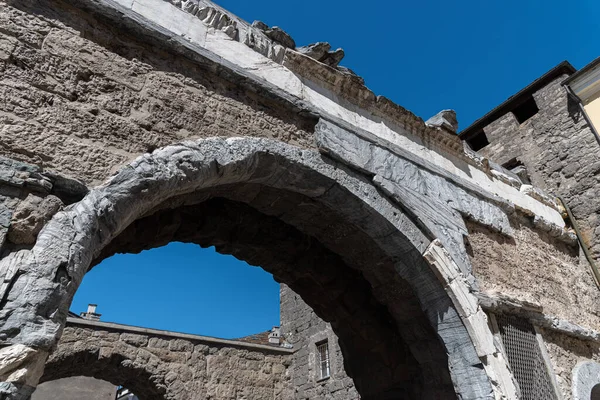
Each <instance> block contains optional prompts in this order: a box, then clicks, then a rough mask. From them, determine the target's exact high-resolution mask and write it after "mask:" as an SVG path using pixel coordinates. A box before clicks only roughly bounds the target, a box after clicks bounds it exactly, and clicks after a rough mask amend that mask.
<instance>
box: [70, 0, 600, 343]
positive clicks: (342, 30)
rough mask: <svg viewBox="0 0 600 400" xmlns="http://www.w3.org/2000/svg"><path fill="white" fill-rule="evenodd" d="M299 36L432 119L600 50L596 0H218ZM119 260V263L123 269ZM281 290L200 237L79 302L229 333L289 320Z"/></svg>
mask: <svg viewBox="0 0 600 400" xmlns="http://www.w3.org/2000/svg"><path fill="white" fill-rule="evenodd" d="M217 3H218V4H219V5H221V6H223V7H224V8H226V9H228V10H230V11H231V12H233V13H235V14H237V15H238V16H240V17H242V18H243V19H246V20H248V21H250V22H252V21H254V20H256V19H258V20H262V21H264V22H265V23H267V24H269V25H271V26H273V25H277V26H280V27H282V28H283V29H285V30H286V31H287V32H288V33H290V34H291V35H292V36H293V38H294V39H295V41H296V43H297V44H298V45H299V46H301V45H306V44H309V43H314V42H317V41H327V42H330V43H331V44H332V46H333V47H334V48H337V47H342V48H343V49H344V50H345V51H346V58H345V59H344V60H343V61H342V65H344V66H346V67H348V68H351V69H352V70H354V71H355V72H356V73H358V74H359V75H361V76H362V77H363V78H365V81H366V84H367V86H368V87H369V88H371V89H372V90H373V91H374V92H375V93H376V94H381V95H384V96H386V97H389V98H390V99H392V100H393V101H395V102H397V103H398V104H400V105H402V106H403V107H405V108H408V109H409V110H411V111H413V112H414V113H415V114H417V115H419V116H420V117H422V118H424V119H427V118H428V117H430V116H431V115H434V114H435V113H437V112H438V111H439V110H442V109H445V108H452V109H455V110H456V111H457V113H458V120H459V124H460V129H464V128H465V127H467V126H468V125H469V124H470V123H471V122H473V121H474V120H476V119H477V118H479V117H480V116H482V115H483V114H485V113H486V112H488V111H489V110H490V109H492V108H493V107H495V106H496V105H498V104H499V103H501V102H502V101H504V100H505V99H506V98H508V97H509V96H511V95H512V94H514V93H516V92H517V91H518V90H520V89H521V88H523V87H524V86H526V85H527V84H529V83H530V82H531V81H533V80H534V79H536V78H537V77H539V76H540V75H542V74H543V73H545V72H546V71H547V70H549V69H551V68H552V67H553V66H555V65H556V64H558V63H559V62H561V61H563V60H568V61H570V62H571V63H572V64H573V65H574V66H575V67H576V68H581V67H583V66H584V65H585V64H587V63H588V62H590V61H591V60H593V59H594V58H596V57H598V56H600V46H599V42H598V35H599V33H600V2H598V1H594V0H574V1H569V2H566V1H560V2H559V1H556V0H545V1H541V0H520V1H515V0H504V1H482V0H477V1H474V0H461V1H442V0H418V1H402V0H396V1H391V0H386V1H381V0H380V1H377V0H374V1H370V2H365V1H360V2H359V1H354V0H345V1H341V0H302V1H300V0H252V1H250V0H218V1H217ZM117 271H118V273H117ZM278 296H279V289H278V285H277V284H276V283H275V282H274V281H273V279H272V277H271V276H270V275H269V274H267V273H266V272H264V271H263V270H261V269H259V268H254V267H249V266H248V265H246V264H244V263H242V262H239V261H236V260H235V259H234V258H233V257H230V256H220V255H218V254H216V253H215V252H214V251H213V250H210V249H205V250H203V249H200V248H199V247H198V246H193V245H182V244H178V243H175V244H171V245H169V246H167V247H164V248H161V249H155V250H152V251H148V252H144V253H142V254H139V255H125V256H115V257H113V258H111V259H109V260H106V261H105V262H104V263H102V264H101V265H99V266H97V267H96V268H94V270H92V271H91V272H90V273H89V274H88V276H86V278H85V280H84V283H83V285H82V287H81V288H80V290H79V292H78V293H77V295H76V297H75V300H74V302H73V306H72V307H71V309H72V310H73V311H75V312H79V311H84V310H85V308H86V305H87V303H98V304H99V307H98V312H100V313H102V314H103V320H107V321H116V322H122V323H127V324H132V325H142V326H149V327H156V328H162V329H170V330H176V331H184V332H190V333H199V334H204V335H211V336H220V337H229V338H233V337H240V336H244V335H247V334H251V333H255V332H260V331H265V330H267V329H270V328H271V326H272V325H277V324H278V322H279V314H278V313H279V300H278Z"/></svg>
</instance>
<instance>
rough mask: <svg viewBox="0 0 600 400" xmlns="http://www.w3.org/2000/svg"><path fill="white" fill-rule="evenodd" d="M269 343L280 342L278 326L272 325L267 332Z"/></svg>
mask: <svg viewBox="0 0 600 400" xmlns="http://www.w3.org/2000/svg"><path fill="white" fill-rule="evenodd" d="M269 343H271V344H279V343H281V329H279V327H278V326H274V327H273V329H271V333H269Z"/></svg>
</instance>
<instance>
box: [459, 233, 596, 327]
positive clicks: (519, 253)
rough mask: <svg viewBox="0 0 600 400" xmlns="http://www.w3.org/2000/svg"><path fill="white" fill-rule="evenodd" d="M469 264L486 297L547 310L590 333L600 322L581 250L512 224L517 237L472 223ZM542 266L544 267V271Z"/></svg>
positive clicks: (594, 292) (593, 286)
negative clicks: (507, 298)
mask: <svg viewBox="0 0 600 400" xmlns="http://www.w3.org/2000/svg"><path fill="white" fill-rule="evenodd" d="M467 226H468V228H469V236H468V241H469V244H470V252H471V263H472V264H473V271H474V273H475V275H476V276H477V279H478V281H479V284H480V288H481V290H482V292H483V293H488V294H490V295H494V294H495V293H502V294H503V295H505V296H510V297H513V298H515V299H518V300H520V301H523V302H530V303H534V304H541V305H543V311H544V313H546V314H548V315H552V316H554V317H558V318H561V319H563V320H567V321H571V322H572V323H575V324H579V325H582V326H584V327H588V328H596V327H598V326H599V325H598V324H599V323H600V304H598V302H597V301H596V300H595V299H597V297H598V294H597V292H598V289H597V287H596V286H595V284H594V281H593V277H592V276H591V273H590V271H589V267H587V266H586V265H584V264H583V263H582V264H580V263H579V249H578V248H577V247H571V246H567V245H564V244H562V243H560V242H557V241H556V240H553V239H552V238H551V237H549V236H548V235H547V234H545V233H543V232H539V231H536V230H534V229H532V227H531V226H527V225H525V224H520V223H514V229H513V232H514V238H508V237H506V236H503V235H499V234H497V233H494V232H491V231H490V230H489V229H487V228H485V227H482V226H481V225H479V224H473V223H468V224H467ZM541 265H543V266H544V267H543V268H540V266H541Z"/></svg>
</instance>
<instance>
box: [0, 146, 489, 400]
mask: <svg viewBox="0 0 600 400" xmlns="http://www.w3.org/2000/svg"><path fill="white" fill-rule="evenodd" d="M292 193H295V194H292ZM211 198H213V199H214V200H213V201H212V202H207V200H209V199H211ZM220 198H228V199H230V200H231V201H234V202H242V203H247V204H248V205H250V206H251V207H252V208H254V209H255V210H256V211H258V212H259V214H258V217H260V218H261V219H260V220H259V221H260V222H252V221H254V220H253V219H252V218H254V217H251V215H252V213H251V212H250V210H247V209H244V207H242V208H240V206H238V205H236V203H234V204H232V205H231V206H230V205H228V204H229V203H224V202H223V201H222V200H219V199H220ZM275 199H277V201H275ZM203 201H204V203H202V202H203ZM275 205H276V206H275ZM190 207H192V208H190ZM193 207H200V208H199V209H198V211H194V208H193ZM203 207H204V208H203ZM206 207H209V208H208V209H206ZM215 207H217V208H215ZM223 207H225V208H223ZM334 210H335V211H334ZM256 211H254V212H256ZM196 212H197V213H198V214H197V215H198V216H201V215H215V216H216V218H215V219H214V220H210V219H209V220H206V222H202V224H203V225H201V226H197V225H196V226H190V225H189V222H192V223H193V224H198V223H200V222H194V221H202V220H201V219H200V220H199V219H197V218H191V219H190V218H189V215H194V214H193V213H196ZM240 212H242V213H243V214H241V215H245V216H246V217H244V218H247V220H248V221H249V223H247V224H241V225H240V224H239V221H240V216H241V215H240V216H236V214H235V213H240ZM173 213H175V214H173ZM178 213H183V215H186V216H188V217H187V218H181V217H178V216H177V214H178ZM219 213H221V214H219ZM223 213H225V214H223ZM232 213H234V214H232ZM260 213H265V214H266V215H272V216H273V215H275V216H278V218H277V219H272V218H271V219H269V217H265V216H262V217H261V214H260ZM265 214H263V215H265ZM145 215H147V217H144V216H145ZM228 215H229V217H228ZM228 219H229V220H231V221H232V222H233V224H230V225H228V224H225V223H224V222H225V221H227V220H228ZM135 220H138V221H137V222H136V223H134V224H132V222H133V221H135ZM167 221H170V222H169V223H168V224H167V225H165V223H166V222H167ZM177 221H179V222H177ZM270 221H272V222H270ZM279 221H280V222H279ZM158 222H160V223H158ZM173 222H176V224H175V225H171V224H172V223H173ZM282 222H283V223H285V224H289V225H291V226H293V227H295V229H301V231H302V232H304V234H305V235H306V234H308V235H311V236H314V238H315V239H316V241H313V242H311V241H310V240H309V238H308V237H306V238H303V239H302V238H301V236H300V237H298V239H294V238H295V237H297V235H298V234H297V233H293V230H292V231H289V232H290V233H285V232H286V231H285V230H282V229H287V230H289V229H290V228H288V227H284V226H278V225H277V224H281V223H282ZM214 223H217V224H218V226H219V227H220V228H219V229H214V228H212V224H214ZM269 224H275V225H273V228H271V227H270V225H269ZM161 225H163V226H164V227H165V229H164V230H160V231H156V227H158V226H161ZM168 226H173V228H174V229H171V228H167V227H168ZM126 227H127V229H126V230H125V228H126ZM150 227H153V228H154V229H149V228H150ZM234 228H235V229H236V230H237V233H236V234H235V235H232V233H230V232H229V231H228V230H230V229H234ZM259 228H265V229H266V232H269V234H267V235H265V234H263V233H262V232H260V230H259V231H258V232H256V233H253V232H254V231H255V230H256V229H259ZM240 229H241V230H240ZM244 230H249V231H248V232H245V231H244ZM58 232H60V234H58ZM138 232H143V235H139V234H138ZM276 232H280V233H276ZM119 233H121V235H119V236H117V235H118V234H119ZM207 234H208V236H202V235H207ZM152 235H155V236H154V237H153V236H152ZM198 235H200V236H198ZM274 235H275V236H274ZM277 235H281V238H282V239H277V240H280V241H281V243H280V244H279V243H277V242H273V240H274V239H276V238H277ZM405 235H409V236H408V237H407V236H405ZM234 237H237V238H238V239H236V240H235V241H232V238H234ZM224 238H227V239H226V240H224ZM284 238H285V239H284ZM174 239H177V240H183V241H194V242H197V243H199V244H201V245H206V244H207V243H210V244H216V245H217V249H219V250H220V251H223V252H225V253H231V254H234V255H236V256H238V257H239V258H242V259H246V260H248V261H249V262H250V263H251V264H255V265H261V266H262V267H263V268H265V269H267V270H269V271H271V272H272V273H273V274H274V276H275V278H276V279H278V280H281V281H282V282H286V283H288V284H289V285H290V287H292V288H293V289H294V291H296V292H297V293H299V294H300V295H301V296H302V297H303V298H304V299H305V300H306V301H307V303H308V304H310V306H311V307H312V308H313V309H315V311H316V312H317V313H318V314H319V315H320V316H321V317H323V318H324V319H325V320H328V321H330V322H331V324H332V327H333V329H334V330H335V331H336V333H337V335H338V337H339V338H340V345H341V349H342V352H343V353H344V354H345V355H352V357H350V358H348V357H347V358H346V367H347V368H346V370H347V371H348V370H349V371H351V373H352V377H353V379H354V381H355V383H356V384H357V387H358V388H359V389H360V390H362V391H363V393H362V397H363V398H366V399H368V398H382V397H383V398H385V397H390V398H394V396H410V397H417V396H421V397H423V398H430V397H435V396H447V395H449V393H453V392H454V390H458V391H462V394H463V398H465V399H466V398H487V397H489V396H491V388H490V386H489V383H488V381H487V378H486V377H485V374H484V372H483V370H482V368H481V365H480V363H481V360H479V359H478V357H477V354H476V353H475V350H474V348H473V345H472V344H471V343H470V340H471V339H470V337H469V334H468V333H467V331H466V330H465V328H464V326H463V325H462V323H461V320H460V317H459V315H458V314H457V313H456V311H455V310H454V309H453V306H452V304H451V301H450V299H449V298H448V296H447V294H446V293H445V291H444V290H443V288H442V287H441V285H440V284H439V283H438V282H437V280H436V278H435V277H434V275H433V274H432V272H431V271H430V267H429V266H428V265H427V264H426V263H425V262H424V260H423V258H422V256H421V253H420V251H418V250H416V249H417V248H419V247H420V248H422V247H423V244H424V241H426V240H427V239H426V238H425V237H423V235H422V233H421V231H420V229H418V228H417V227H416V226H415V225H414V224H413V223H412V222H411V220H410V219H409V218H407V217H406V216H405V215H404V214H403V213H402V211H400V209H398V208H397V206H396V205H395V204H394V203H392V202H390V201H389V200H388V199H386V198H385V197H381V195H380V194H379V192H378V190H377V189H376V188H375V187H373V186H372V185H371V184H370V183H368V182H367V181H365V180H364V178H362V177H361V176H360V175H356V174H355V173H353V172H351V171H350V170H347V169H346V168H345V167H343V165H341V164H336V163H335V162H333V161H331V160H324V159H322V158H321V156H320V155H319V154H318V153H316V152H314V151H309V150H301V149H299V148H297V147H294V146H289V145H283V144H281V143H278V142H274V141H268V140H260V139H248V138H247V139H242V138H237V139H227V140H223V139H211V140H204V141H199V142H186V143H185V144H183V145H179V146H172V147H167V148H165V149H162V150H158V151H156V152H154V153H153V154H152V155H145V156H143V157H140V158H138V159H137V160H136V161H135V162H134V163H133V164H132V165H131V166H130V167H128V168H125V169H123V170H121V171H120V173H119V174H118V175H116V176H115V177H113V178H112V179H111V180H110V181H109V182H107V184H106V185H104V186H100V187H98V188H97V189H94V190H93V191H91V192H90V193H89V194H88V195H87V196H86V198H85V199H84V200H83V201H82V202H80V203H77V204H76V205H74V206H72V207H70V208H69V209H67V210H65V211H63V212H60V213H59V214H57V215H56V217H55V218H53V219H52V221H51V222H50V223H49V224H48V225H46V227H45V228H44V229H43V230H42V232H41V233H40V235H39V237H38V240H37V242H36V245H35V246H34V247H33V249H32V250H31V251H28V252H20V253H14V254H11V255H10V256H8V257H5V258H4V259H3V260H1V261H0V266H2V268H7V269H8V270H13V269H17V270H22V271H24V273H23V274H22V275H19V277H18V279H17V280H16V281H15V283H14V286H13V289H12V290H11V291H10V295H9V298H8V300H9V301H8V303H7V305H6V306H5V310H6V311H9V312H8V313H7V314H6V316H5V319H4V321H3V325H2V332H3V333H4V334H5V335H8V337H10V335H12V334H13V333H12V332H15V331H14V327H17V326H18V327H19V330H18V333H17V336H14V337H12V338H11V339H10V340H14V341H17V342H25V343H28V344H30V345H33V346H38V347H46V346H48V347H50V346H52V344H53V342H54V341H55V340H56V339H55V335H56V332H58V331H59V329H60V326H61V319H60V315H61V313H66V305H68V304H69V303H70V297H71V296H72V295H73V293H74V291H75V289H76V288H77V286H78V284H79V282H80V281H81V279H82V277H83V274H84V273H85V272H86V271H87V269H88V266H89V265H90V263H92V262H93V261H94V259H97V258H98V257H100V258H101V257H104V256H107V255H110V254H112V252H113V251H123V250H126V251H139V250H140V249H141V248H145V247H144V246H149V247H152V246H154V245H158V244H160V243H163V242H169V241H171V240H174ZM257 239H260V240H258V241H257ZM290 239H292V240H293V243H296V244H295V246H296V249H295V248H294V247H289V246H290V244H286V242H285V240H290ZM136 240H138V242H136ZM205 241H207V242H205ZM261 241H262V242H261ZM111 242H112V243H111ZM205 243H206V244H205ZM274 243H276V245H274ZM319 243H322V244H323V245H324V246H325V248H327V249H329V250H328V251H332V252H333V253H334V254H329V255H328V253H327V252H324V253H322V254H323V255H320V254H321V253H320V252H319V251H317V250H318V249H319V246H320V244H319ZM109 244H110V245H109ZM299 244H302V246H309V248H311V249H312V250H311V252H306V251H305V250H304V248H303V247H300V248H298V247H297V246H298V245H299ZM113 246H114V247H113ZM140 246H142V247H141V248H140ZM257 246H258V248H259V249H262V250H261V251H259V252H257V251H256V250H253V249H256V248H257ZM263 246H264V247H263ZM415 246H417V247H415ZM286 248H289V249H290V250H289V251H281V249H286ZM103 249H105V250H106V251H108V253H103ZM269 249H270V252H269V251H268V250H269ZM49 250H50V251H49ZM295 254H302V257H298V256H297V255H295ZM338 255H339V256H338ZM322 257H326V258H322ZM338 257H339V258H338ZM340 258H341V259H340ZM34 260H35V261H34ZM295 263H300V265H301V266H302V267H301V268H299V267H295ZM323 265H327V266H328V269H325V270H323V269H322V268H321V266H323ZM42 266H43V267H42ZM374 266H377V267H376V268H374ZM29 268H33V269H35V270H36V273H35V274H34V275H30V274H28V273H27V270H28V269H29ZM286 268H289V269H286ZM356 271H360V272H359V275H357V272H356ZM40 274H44V276H45V277H44V278H42V277H41V275H40ZM336 276H337V277H338V278H336ZM32 279H34V280H35V282H36V285H40V286H43V287H44V290H43V291H41V292H36V293H29V292H26V291H23V290H22V288H23V287H24V285H28V284H30V283H29V282H32V281H31V280H32ZM348 279H350V280H348ZM404 280H406V281H404ZM407 283H408V284H407ZM369 287H370V288H369ZM317 288H319V289H317ZM413 291H414V292H413ZM40 295H43V296H44V297H43V298H40V297H39V296H40ZM415 295H416V297H415ZM40 302H42V303H46V304H56V305H57V306H58V307H59V312H58V313H56V312H54V313H53V314H52V317H51V318H49V319H39V318H38V319H35V318H31V317H32V316H33V315H37V313H38V312H37V309H36V308H34V307H32V306H33V305H34V304H37V303H40ZM384 304H385V306H383V307H382V305H384ZM56 305H55V307H56ZM63 315H64V314H63ZM23 321H32V324H31V325H23ZM34 321H35V322H34ZM389 321H395V322H394V324H393V325H390V324H389ZM42 326H44V328H41V327H42ZM434 329H437V332H436V331H434ZM436 336H438V337H439V338H441V339H442V340H441V341H440V340H439V339H438V337H436ZM443 346H444V347H445V348H446V349H447V350H444V347H443ZM384 354H385V358H386V359H387V361H385V362H386V363H387V365H385V366H384V364H380V363H382V362H384V361H383V359H382V358H381V357H384ZM446 354H448V356H447V355H446ZM392 355H393V357H394V358H393V363H395V364H396V365H397V366H396V367H394V366H393V365H390V357H391V356H392ZM446 357H449V359H447V358H446ZM448 363H451V364H450V369H451V370H452V371H453V375H452V381H451V380H450V375H449V374H448V373H446V372H444V369H445V368H446V367H445V366H446V365H448ZM394 371H397V372H394ZM400 371H402V372H400ZM419 375H421V377H420V378H416V376H419ZM420 382H427V384H426V385H423V386H421V384H420ZM451 382H452V383H453V384H452V383H451ZM407 384H408V386H406V385H407ZM453 386H454V387H455V388H456V389H452V387H453Z"/></svg>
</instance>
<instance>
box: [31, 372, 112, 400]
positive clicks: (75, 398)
mask: <svg viewBox="0 0 600 400" xmlns="http://www.w3.org/2000/svg"><path fill="white" fill-rule="evenodd" d="M116 393H117V385H113V384H112V383H109V382H106V381H102V380H99V379H95V378H91V377H87V376H73V377H68V378H61V379H56V380H53V381H49V382H44V383H42V384H41V385H39V386H38V387H37V388H36V389H35V392H33V395H32V396H31V400H82V399H85V400H115V395H116Z"/></svg>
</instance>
